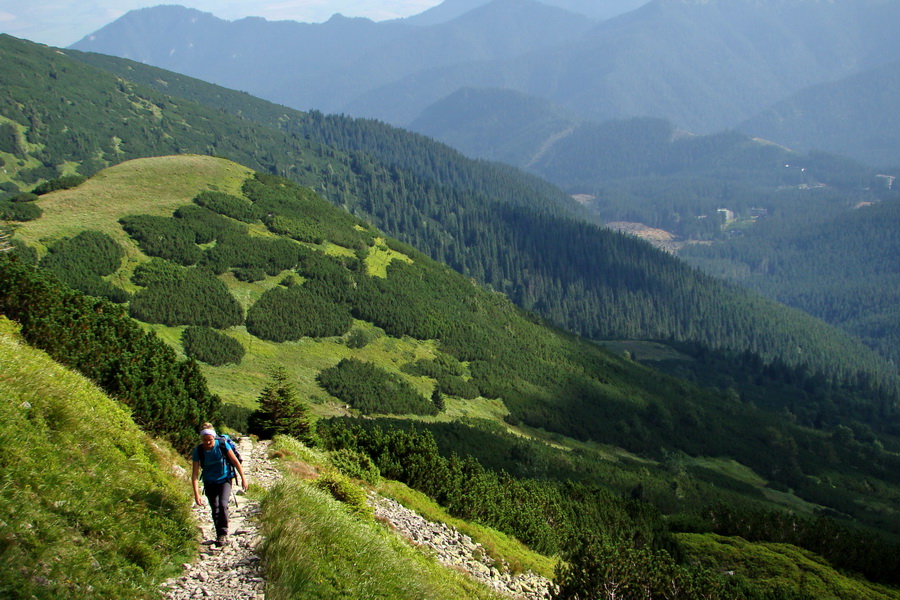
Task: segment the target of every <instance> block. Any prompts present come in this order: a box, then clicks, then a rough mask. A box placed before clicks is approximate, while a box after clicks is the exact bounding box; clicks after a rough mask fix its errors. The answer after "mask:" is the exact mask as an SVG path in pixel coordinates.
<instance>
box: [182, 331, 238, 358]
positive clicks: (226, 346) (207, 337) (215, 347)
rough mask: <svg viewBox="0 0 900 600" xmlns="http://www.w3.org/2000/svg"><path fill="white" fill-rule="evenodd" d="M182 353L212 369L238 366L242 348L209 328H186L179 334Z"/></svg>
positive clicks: (232, 340)
mask: <svg viewBox="0 0 900 600" xmlns="http://www.w3.org/2000/svg"><path fill="white" fill-rule="evenodd" d="M181 343H182V345H183V346H184V353H185V354H186V355H187V356H188V357H189V358H193V359H196V360H199V361H201V362H205V363H206V364H208V365H213V366H214V367H221V366H222V365H228V364H234V365H237V364H240V362H241V359H243V358H244V347H243V346H242V345H241V343H240V342H239V341H237V340H236V339H234V338H232V337H229V336H227V335H225V334H224V333H220V332H218V331H216V330H215V329H210V328H209V327H188V328H186V329H185V330H184V331H183V332H182V333H181Z"/></svg>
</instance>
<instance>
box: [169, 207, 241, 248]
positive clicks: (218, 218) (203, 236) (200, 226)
mask: <svg viewBox="0 0 900 600" xmlns="http://www.w3.org/2000/svg"><path fill="white" fill-rule="evenodd" d="M174 216H175V218H176V219H177V220H178V221H180V222H181V223H183V224H184V225H186V226H187V227H188V228H189V229H190V230H191V231H193V232H194V243H196V244H209V243H210V242H213V241H215V240H217V239H218V238H219V237H221V235H222V234H223V233H224V232H226V231H234V232H236V233H239V234H241V233H246V232H247V226H246V225H244V224H243V223H235V222H234V221H233V220H231V219H228V218H226V217H223V216H222V215H219V214H216V213H214V212H213V211H211V210H209V209H207V208H203V207H200V206H194V205H193V204H191V205H189V206H182V207H181V208H179V209H178V210H176V211H175V213H174Z"/></svg>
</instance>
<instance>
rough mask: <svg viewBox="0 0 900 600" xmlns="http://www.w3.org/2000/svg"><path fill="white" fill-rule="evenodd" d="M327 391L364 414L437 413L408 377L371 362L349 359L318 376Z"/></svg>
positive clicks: (435, 408) (434, 407)
mask: <svg viewBox="0 0 900 600" xmlns="http://www.w3.org/2000/svg"><path fill="white" fill-rule="evenodd" d="M317 380H318V382H319V385H321V386H322V387H323V388H324V389H325V391H327V392H328V393H329V394H331V395H332V396H334V397H335V398H338V399H340V400H341V401H343V402H346V403H347V404H349V405H351V406H352V407H353V408H355V409H356V410H358V411H360V412H361V413H364V414H373V413H382V414H414V415H436V414H437V413H438V410H437V407H436V406H435V405H434V403H432V402H431V401H430V400H428V399H426V398H424V397H423V396H421V395H420V394H419V393H418V392H417V391H416V390H415V388H413V387H412V386H411V385H410V384H409V383H408V382H407V381H406V380H405V379H403V378H402V377H401V376H399V375H394V374H391V373H388V372H387V371H385V370H384V369H381V368H379V367H377V366H375V365H373V364H371V363H367V362H363V361H360V360H356V359H353V358H345V359H343V360H341V362H339V363H338V364H337V365H335V366H334V367H331V368H330V369H325V370H324V371H322V372H321V373H319V376H318V378H317Z"/></svg>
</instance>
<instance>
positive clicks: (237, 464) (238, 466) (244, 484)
mask: <svg viewBox="0 0 900 600" xmlns="http://www.w3.org/2000/svg"><path fill="white" fill-rule="evenodd" d="M228 460H230V461H231V464H233V465H234V468H235V470H237V472H238V473H240V474H241V488H243V490H244V491H245V492H246V491H247V476H246V475H244V467H242V466H241V461H239V460H238V459H237V457H236V456H235V455H234V452H232V451H231V450H230V449H229V450H228Z"/></svg>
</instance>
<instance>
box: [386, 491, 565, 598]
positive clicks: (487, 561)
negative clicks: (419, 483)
mask: <svg viewBox="0 0 900 600" xmlns="http://www.w3.org/2000/svg"><path fill="white" fill-rule="evenodd" d="M369 503H370V504H371V505H372V507H373V508H374V509H375V516H376V517H378V518H380V519H382V520H384V521H387V522H389V523H390V524H391V526H392V527H393V528H394V530H396V531H397V532H398V533H400V535H402V536H403V537H405V538H406V539H408V540H409V541H410V542H412V543H413V544H415V545H417V546H421V547H425V548H428V549H429V550H430V551H432V552H433V553H434V555H435V558H436V559H437V560H438V562H440V563H441V564H443V565H444V566H447V567H450V568H453V569H457V570H460V571H463V572H464V573H467V574H468V575H469V576H471V577H473V578H475V579H477V580H478V581H480V582H481V583H483V584H485V585H486V586H488V587H490V588H492V589H494V590H495V591H497V592H500V593H502V594H506V595H508V596H512V597H513V598H522V599H526V600H544V599H546V598H550V595H551V590H552V588H553V582H551V581H550V580H549V579H546V578H544V577H541V576H539V575H535V574H533V573H520V574H513V573H511V572H510V571H509V569H508V568H506V566H505V565H502V564H500V565H498V564H494V561H493V559H491V558H490V557H489V556H487V554H486V553H485V552H484V549H483V548H482V547H481V544H478V543H476V542H475V541H473V540H472V538H470V537H469V536H467V535H465V534H463V533H460V532H459V530H457V529H456V528H455V527H450V526H448V525H445V524H443V523H434V522H432V521H427V520H425V518H424V517H422V516H421V515H419V514H418V513H416V512H413V511H411V510H409V509H408V508H405V507H404V506H403V505H401V504H400V503H399V502H395V501H394V500H391V499H389V498H384V497H382V496H378V495H377V494H370V495H369Z"/></svg>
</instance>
